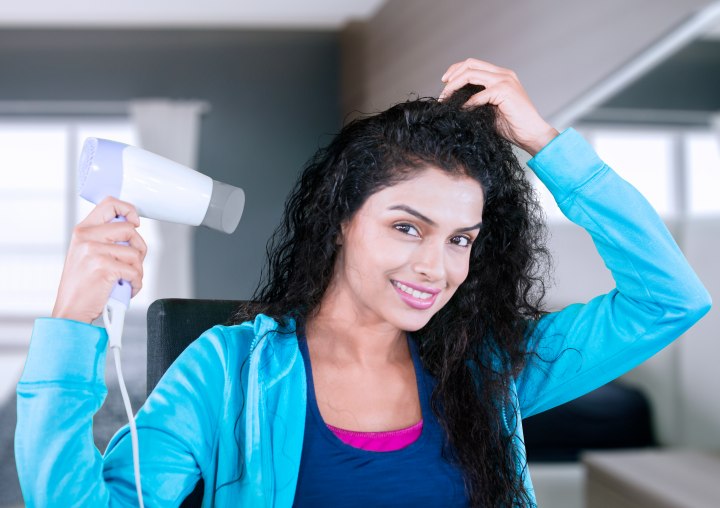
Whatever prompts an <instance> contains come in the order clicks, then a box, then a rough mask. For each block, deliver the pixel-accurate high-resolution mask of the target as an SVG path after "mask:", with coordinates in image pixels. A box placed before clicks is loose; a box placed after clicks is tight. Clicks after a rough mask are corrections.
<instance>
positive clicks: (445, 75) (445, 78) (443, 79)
mask: <svg viewBox="0 0 720 508" xmlns="http://www.w3.org/2000/svg"><path fill="white" fill-rule="evenodd" d="M445 80H447V72H446V73H445V74H443V75H442V78H440V81H445Z"/></svg>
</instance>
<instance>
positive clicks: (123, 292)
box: [110, 215, 132, 308]
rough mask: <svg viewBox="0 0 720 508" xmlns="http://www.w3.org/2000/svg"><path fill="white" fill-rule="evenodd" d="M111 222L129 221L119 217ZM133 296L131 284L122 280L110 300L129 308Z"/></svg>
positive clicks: (118, 282) (124, 243)
mask: <svg viewBox="0 0 720 508" xmlns="http://www.w3.org/2000/svg"><path fill="white" fill-rule="evenodd" d="M110 222H127V220H126V219H125V217H123V216H122V215H118V216H116V217H115V218H114V219H113V220H111V221H110ZM117 243H118V244H120V245H130V244H129V243H128V242H117ZM131 295H132V286H131V285H130V283H129V282H128V281H126V280H123V279H120V280H119V281H117V282H116V283H115V287H113V290H112V293H110V298H111V299H113V300H117V301H118V302H120V303H122V304H124V305H125V308H127V307H128V306H129V305H130V297H131Z"/></svg>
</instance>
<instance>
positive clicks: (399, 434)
mask: <svg viewBox="0 0 720 508" xmlns="http://www.w3.org/2000/svg"><path fill="white" fill-rule="evenodd" d="M325 425H327V427H328V429H330V430H331V431H332V432H333V434H335V435H336V436H337V437H338V439H340V441H342V442H343V443H345V444H347V445H350V446H353V447H355V448H360V449H362V450H368V451H372V452H392V451H395V450H400V449H401V448H405V447H406V446H408V445H411V444H412V443H414V442H415V441H416V440H417V439H418V438H419V437H420V435H421V434H422V429H423V421H422V419H421V420H420V421H419V422H417V423H416V424H414V425H412V426H410V427H406V428H404V429H399V430H390V431H386V432H360V431H355V430H345V429H340V428H338V427H333V426H332V425H330V424H328V423H326V424H325Z"/></svg>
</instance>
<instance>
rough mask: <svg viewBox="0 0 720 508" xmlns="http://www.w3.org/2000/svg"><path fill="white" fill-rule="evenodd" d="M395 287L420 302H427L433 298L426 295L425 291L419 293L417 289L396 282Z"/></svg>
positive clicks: (428, 294)
mask: <svg viewBox="0 0 720 508" xmlns="http://www.w3.org/2000/svg"><path fill="white" fill-rule="evenodd" d="M395 287H397V288H399V289H400V290H402V291H404V292H405V293H407V294H409V295H410V296H412V297H413V298H417V299H419V300H427V299H428V298H430V297H431V296H432V295H431V294H430V293H425V292H423V291H418V290H417V289H413V288H410V287H407V286H406V285H405V284H401V283H400V282H395Z"/></svg>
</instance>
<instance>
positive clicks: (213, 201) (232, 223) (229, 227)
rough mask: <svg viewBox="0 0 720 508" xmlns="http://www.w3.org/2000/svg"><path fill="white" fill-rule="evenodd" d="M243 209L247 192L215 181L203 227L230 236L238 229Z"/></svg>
mask: <svg viewBox="0 0 720 508" xmlns="http://www.w3.org/2000/svg"><path fill="white" fill-rule="evenodd" d="M243 208H245V192H244V191H243V190H242V189H241V188H239V187H233V186H232V185H228V184H226V183H222V182H218V181H217V180H213V187H212V196H211V197H210V205H209V206H208V209H207V212H205V218H204V219H203V221H202V225H203V226H206V227H209V228H212V229H216V230H218V231H222V232H223V233H228V234H230V233H232V232H233V231H235V228H237V225H238V223H239V222H240V217H242V213H243Z"/></svg>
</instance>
